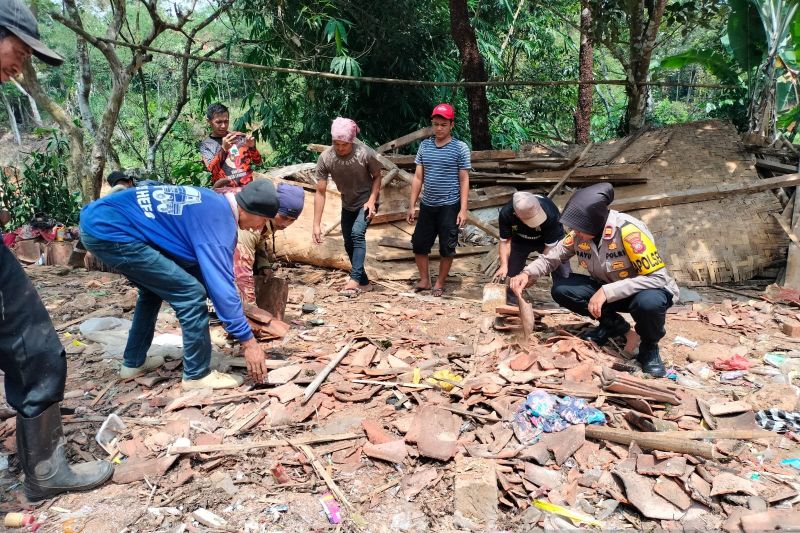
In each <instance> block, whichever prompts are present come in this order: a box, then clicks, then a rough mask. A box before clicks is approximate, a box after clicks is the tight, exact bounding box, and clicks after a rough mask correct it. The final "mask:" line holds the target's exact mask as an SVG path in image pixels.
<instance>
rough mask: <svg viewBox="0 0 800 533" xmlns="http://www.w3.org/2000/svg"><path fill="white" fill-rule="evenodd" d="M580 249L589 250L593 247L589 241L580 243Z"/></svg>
mask: <svg viewBox="0 0 800 533" xmlns="http://www.w3.org/2000/svg"><path fill="white" fill-rule="evenodd" d="M578 249H579V250H583V251H584V252H588V251H589V250H591V249H592V247H591V246H590V245H589V243H588V242H582V243H580V244H578Z"/></svg>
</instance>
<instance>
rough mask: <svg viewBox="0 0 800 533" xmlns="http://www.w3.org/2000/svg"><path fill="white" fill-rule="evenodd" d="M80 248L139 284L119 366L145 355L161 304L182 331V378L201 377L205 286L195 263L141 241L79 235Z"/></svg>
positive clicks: (205, 350) (206, 358)
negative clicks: (171, 311) (166, 306)
mask: <svg viewBox="0 0 800 533" xmlns="http://www.w3.org/2000/svg"><path fill="white" fill-rule="evenodd" d="M81 239H82V240H83V244H84V246H86V248H87V249H88V250H89V251H90V252H92V253H93V254H94V255H95V256H96V257H97V258H98V259H99V260H100V261H102V262H103V263H104V264H106V265H108V266H110V267H111V268H113V269H115V270H116V271H117V272H120V273H121V274H123V275H124V276H125V277H126V278H128V279H129V280H130V281H131V282H132V283H133V284H134V285H136V286H137V287H138V288H139V299H138V300H137V301H136V309H135V310H134V311H133V321H132V323H131V330H130V332H128V343H127V344H126V345H125V352H124V354H123V361H122V364H124V365H125V366H127V367H129V368H137V367H139V366H141V365H143V364H144V362H145V360H146V359H147V351H148V350H149V349H150V345H151V344H152V342H153V334H154V333H155V329H156V319H157V318H158V311H159V310H160V309H161V302H162V301H164V302H167V303H168V304H170V305H171V306H172V308H173V309H174V310H175V316H177V317H178V322H180V325H181V332H182V333H183V379H187V380H188V379H201V378H204V377H205V376H207V375H208V373H209V372H210V371H211V369H210V363H211V335H210V334H209V332H208V306H207V305H206V289H205V286H204V285H203V283H202V281H201V279H202V277H201V275H200V269H199V268H198V267H197V265H183V264H179V262H178V261H177V260H176V259H174V258H171V257H168V256H166V255H165V254H163V253H162V252H161V251H159V250H156V249H155V248H153V247H152V246H150V245H148V244H145V243H142V242H130V243H125V242H111V241H104V240H101V239H96V238H94V237H92V236H91V235H89V234H87V233H86V232H85V231H82V233H81Z"/></svg>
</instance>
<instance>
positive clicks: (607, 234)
mask: <svg viewBox="0 0 800 533" xmlns="http://www.w3.org/2000/svg"><path fill="white" fill-rule="evenodd" d="M613 236H614V226H612V225H611V224H609V225H608V226H606V227H605V228H604V229H603V238H604V239H605V240H608V239H610V238H611V237H613Z"/></svg>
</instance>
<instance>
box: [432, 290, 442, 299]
mask: <svg viewBox="0 0 800 533" xmlns="http://www.w3.org/2000/svg"><path fill="white" fill-rule="evenodd" d="M443 294H444V287H434V288H433V289H431V296H435V297H436V298H439V297H440V296H441V295H443Z"/></svg>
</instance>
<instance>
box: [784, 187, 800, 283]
mask: <svg viewBox="0 0 800 533" xmlns="http://www.w3.org/2000/svg"><path fill="white" fill-rule="evenodd" d="M794 175H795V176H797V175H798V174H794ZM797 191H800V189H795V193H794V196H795V200H794V206H793V207H792V218H791V219H790V220H791V221H792V222H791V224H792V226H791V228H789V229H790V231H789V234H790V235H789V238H790V239H791V238H792V235H795V238H796V232H797V231H798V230H800V198H797ZM781 227H783V225H781ZM785 229H786V228H784V230H785ZM792 240H793V241H794V239H792ZM794 242H795V245H794V246H791V245H790V246H789V254H788V256H787V257H786V275H785V276H784V281H783V286H784V287H787V288H790V289H800V249H798V246H797V241H794Z"/></svg>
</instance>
